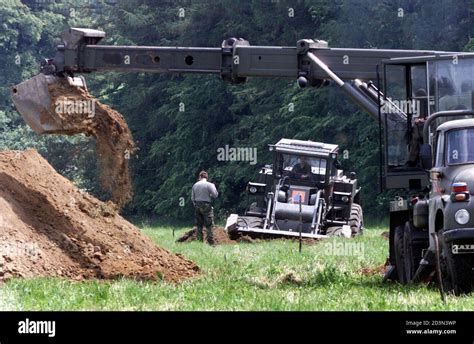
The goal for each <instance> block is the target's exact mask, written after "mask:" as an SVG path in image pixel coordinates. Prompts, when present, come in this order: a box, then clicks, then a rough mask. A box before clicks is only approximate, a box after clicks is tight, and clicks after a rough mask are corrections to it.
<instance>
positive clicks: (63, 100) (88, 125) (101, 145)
mask: <svg viewBox="0 0 474 344" xmlns="http://www.w3.org/2000/svg"><path fill="white" fill-rule="evenodd" d="M48 89H49V93H50V95H51V107H52V108H51V109H50V111H49V112H48V113H47V114H42V115H45V116H46V115H48V116H52V117H53V118H54V120H55V121H56V122H57V123H58V124H59V125H60V126H61V127H62V128H63V130H61V131H59V132H58V134H67V135H75V134H79V133H83V134H85V135H87V136H94V137H95V139H96V142H97V155H98V162H99V167H100V182H101V185H102V187H103V188H104V191H106V192H107V193H109V194H110V196H111V201H112V202H114V203H115V204H116V205H117V206H118V208H121V207H122V206H123V205H124V204H125V203H127V202H128V201H130V199H131V198H132V195H133V190H132V182H131V178H130V172H129V168H128V160H129V159H130V156H131V155H132V154H133V153H135V151H136V147H135V143H134V141H133V137H132V134H131V132H130V129H129V128H128V125H127V123H126V121H125V119H124V118H123V116H122V115H121V114H120V113H118V112H117V111H115V110H113V109H112V108H110V107H108V106H107V105H104V104H102V103H100V102H99V101H98V100H97V99H95V98H94V97H93V96H91V95H90V94H89V92H88V91H87V90H85V89H83V88H80V87H76V86H71V85H69V83H68V82H67V81H66V80H63V81H59V82H57V83H54V84H50V85H49V86H48ZM79 105H83V106H79Z"/></svg>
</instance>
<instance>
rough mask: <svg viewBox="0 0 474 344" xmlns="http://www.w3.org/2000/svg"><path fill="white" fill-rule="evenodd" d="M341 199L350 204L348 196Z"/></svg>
mask: <svg viewBox="0 0 474 344" xmlns="http://www.w3.org/2000/svg"><path fill="white" fill-rule="evenodd" d="M341 199H342V201H343V202H344V203H347V202H349V197H347V196H342V198H341Z"/></svg>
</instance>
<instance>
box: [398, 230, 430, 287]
mask: <svg viewBox="0 0 474 344" xmlns="http://www.w3.org/2000/svg"><path fill="white" fill-rule="evenodd" d="M428 246H429V238H428V234H427V233H426V232H423V231H422V230H420V229H416V228H414V227H413V225H412V224H411V223H410V222H407V223H406V224H405V229H404V233H403V257H404V258H405V261H404V263H405V279H406V281H407V283H409V282H411V281H412V280H413V277H414V276H415V272H416V270H417V269H418V267H419V265H420V261H421V258H422V257H421V255H422V252H423V249H425V248H427V247H428Z"/></svg>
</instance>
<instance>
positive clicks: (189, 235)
mask: <svg viewBox="0 0 474 344" xmlns="http://www.w3.org/2000/svg"><path fill="white" fill-rule="evenodd" d="M203 232H204V233H203V235H204V242H207V232H206V230H205V229H204V231H203ZM213 235H214V243H215V244H216V245H222V244H235V243H236V242H237V241H235V240H231V239H230V238H229V235H227V232H226V231H225V229H224V228H222V227H214V231H213ZM196 240H197V231H196V228H193V229H191V230H190V231H187V232H186V233H184V234H183V236H182V237H180V238H179V239H178V240H176V242H191V241H196Z"/></svg>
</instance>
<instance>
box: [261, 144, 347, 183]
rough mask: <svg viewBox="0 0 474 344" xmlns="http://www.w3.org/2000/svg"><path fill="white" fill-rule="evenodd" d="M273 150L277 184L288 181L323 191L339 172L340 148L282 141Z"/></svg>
mask: <svg viewBox="0 0 474 344" xmlns="http://www.w3.org/2000/svg"><path fill="white" fill-rule="evenodd" d="M269 148H270V151H273V153H274V158H273V173H274V179H275V180H279V179H282V178H285V179H287V180H288V181H289V183H291V184H301V185H308V186H316V187H322V186H324V185H327V184H328V183H329V180H330V179H331V176H334V175H335V174H336V172H337V166H338V162H337V153H338V146H337V145H333V144H326V143H321V142H313V141H301V140H290V139H281V140H280V141H278V143H276V144H275V145H270V146H269Z"/></svg>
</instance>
